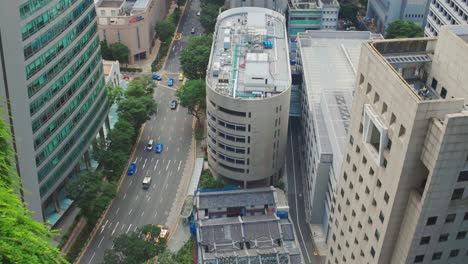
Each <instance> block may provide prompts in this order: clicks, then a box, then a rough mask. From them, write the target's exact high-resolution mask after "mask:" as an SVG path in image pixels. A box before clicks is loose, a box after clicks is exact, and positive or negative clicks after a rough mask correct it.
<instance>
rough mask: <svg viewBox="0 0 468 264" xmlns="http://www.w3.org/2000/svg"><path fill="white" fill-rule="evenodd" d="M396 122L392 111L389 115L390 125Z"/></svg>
mask: <svg viewBox="0 0 468 264" xmlns="http://www.w3.org/2000/svg"><path fill="white" fill-rule="evenodd" d="M395 122H396V116H395V114H393V113H392V116H391V117H390V125H392V124H393V123H395Z"/></svg>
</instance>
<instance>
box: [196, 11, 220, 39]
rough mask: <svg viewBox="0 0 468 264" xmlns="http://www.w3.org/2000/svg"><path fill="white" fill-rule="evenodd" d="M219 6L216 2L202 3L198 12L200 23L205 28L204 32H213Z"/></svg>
mask: <svg viewBox="0 0 468 264" xmlns="http://www.w3.org/2000/svg"><path fill="white" fill-rule="evenodd" d="M220 7H221V6H219V5H216V4H206V5H202V9H201V12H200V24H201V25H202V26H203V29H205V32H206V33H213V32H214V28H215V25H216V19H217V18H218V15H219V8H220Z"/></svg>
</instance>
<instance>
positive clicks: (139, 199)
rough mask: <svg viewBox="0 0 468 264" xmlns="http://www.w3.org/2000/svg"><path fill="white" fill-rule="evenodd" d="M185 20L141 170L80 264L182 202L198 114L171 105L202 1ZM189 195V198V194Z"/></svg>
mask: <svg viewBox="0 0 468 264" xmlns="http://www.w3.org/2000/svg"><path fill="white" fill-rule="evenodd" d="M188 4H189V5H190V4H192V5H194V6H193V7H189V9H188V10H187V11H188V12H186V13H185V14H184V16H183V18H182V20H181V24H180V26H179V30H178V31H179V32H181V33H183V37H182V39H181V41H175V42H174V47H175V48H174V49H171V51H170V54H169V56H168V58H167V61H166V66H165V68H164V70H163V71H161V76H162V77H163V80H162V81H161V82H159V83H158V87H157V88H156V91H155V93H154V97H155V100H156V102H157V103H158V113H157V114H156V115H155V116H153V117H152V118H151V120H148V121H147V122H146V124H145V126H144V129H143V131H142V134H141V137H140V140H139V141H138V142H137V145H136V146H137V147H136V151H135V154H134V156H133V157H132V160H136V161H137V170H136V173H135V174H134V175H133V176H125V179H124V180H123V183H122V186H121V188H120V191H119V193H118V195H117V197H116V198H115V199H114V201H113V203H112V204H111V206H110V208H109V211H108V213H107V215H106V217H105V219H104V220H103V221H102V225H101V226H100V227H99V229H98V232H97V233H96V235H95V236H94V237H93V238H92V241H91V243H90V245H89V247H88V248H87V249H86V251H85V253H84V255H83V257H82V258H81V262H80V263H84V264H91V263H100V262H102V260H103V257H104V252H105V250H106V249H110V248H111V247H112V240H113V239H114V238H116V237H117V236H119V235H120V234H123V233H128V232H132V231H135V230H136V229H137V228H138V227H141V226H143V225H145V224H159V223H162V224H165V223H166V221H167V218H168V215H169V212H170V211H171V208H172V206H173V203H174V201H175V199H176V195H177V190H178V187H179V184H180V181H181V178H182V174H183V171H184V167H185V163H186V160H187V158H188V156H189V150H190V144H191V139H192V116H191V115H190V114H188V113H187V110H186V109H184V108H182V107H180V106H178V107H177V109H176V110H171V109H170V108H169V102H170V101H171V100H173V99H175V96H174V92H175V90H176V89H177V88H178V87H180V85H181V83H180V82H179V81H178V80H177V76H178V73H179V71H180V63H179V58H178V53H179V52H180V48H178V47H183V46H185V43H186V40H187V38H188V37H191V36H193V34H191V33H190V31H191V29H192V25H194V24H195V25H196V27H197V30H199V29H201V27H200V26H199V24H197V23H198V19H197V16H196V13H197V12H198V9H199V3H198V1H197V2H196V1H193V2H190V1H188ZM169 77H173V78H174V79H175V83H174V86H173V87H167V79H168V78H169ZM150 139H153V140H154V144H157V143H162V144H163V145H164V150H163V152H162V153H161V154H157V153H155V152H154V150H153V151H148V150H146V149H145V147H146V145H147V143H148V141H149V140H150ZM146 175H150V176H151V177H152V183H151V186H150V188H149V189H148V190H144V189H142V180H143V178H144V177H145V176H146ZM183 195H185V194H183Z"/></svg>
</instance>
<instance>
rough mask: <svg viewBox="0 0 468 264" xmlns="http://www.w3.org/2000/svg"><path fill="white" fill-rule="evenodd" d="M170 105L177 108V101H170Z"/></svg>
mask: <svg viewBox="0 0 468 264" xmlns="http://www.w3.org/2000/svg"><path fill="white" fill-rule="evenodd" d="M169 107H170V108H171V109H176V108H177V101H176V100H172V101H171V102H170V103H169Z"/></svg>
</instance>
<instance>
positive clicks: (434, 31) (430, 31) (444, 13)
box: [424, 0, 468, 37]
mask: <svg viewBox="0 0 468 264" xmlns="http://www.w3.org/2000/svg"><path fill="white" fill-rule="evenodd" d="M466 24H468V1H467V0H432V1H431V3H430V6H429V14H428V15H427V21H426V27H425V28H424V34H425V35H426V36H428V37H434V36H437V35H439V31H440V28H441V27H442V26H444V25H466Z"/></svg>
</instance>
